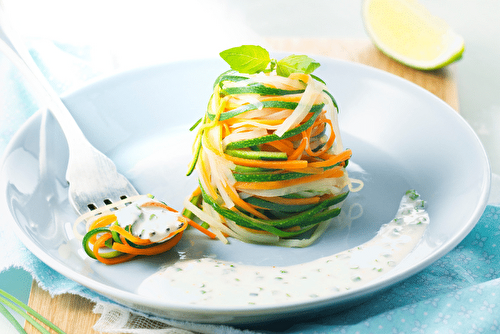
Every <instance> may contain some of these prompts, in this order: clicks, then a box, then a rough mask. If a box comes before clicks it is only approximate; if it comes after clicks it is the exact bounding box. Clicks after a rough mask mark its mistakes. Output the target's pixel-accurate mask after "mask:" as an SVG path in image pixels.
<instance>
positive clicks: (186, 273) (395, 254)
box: [138, 191, 429, 306]
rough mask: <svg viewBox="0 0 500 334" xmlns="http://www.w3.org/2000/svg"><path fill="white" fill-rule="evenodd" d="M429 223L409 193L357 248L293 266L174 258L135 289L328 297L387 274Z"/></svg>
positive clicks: (242, 297)
mask: <svg viewBox="0 0 500 334" xmlns="http://www.w3.org/2000/svg"><path fill="white" fill-rule="evenodd" d="M428 224H429V216H428V214H427V212H426V211H425V208H424V201H423V200H422V199H420V197H419V195H418V194H417V193H416V192H414V191H408V192H407V193H406V194H405V196H404V197H403V199H402V200H401V203H400V207H399V210H398V212H397V214H396V216H395V218H394V219H393V220H392V221H391V222H389V223H387V224H384V225H383V226H382V227H381V229H380V230H379V232H378V233H377V235H376V236H375V237H374V238H373V239H371V240H369V241H368V242H366V243H364V244H362V245H360V246H358V247H354V248H351V249H348V250H345V251H343V252H340V253H337V254H334V255H331V256H327V257H323V258H320V259H317V260H314V261H311V262H308V263H302V264H298V265H292V266H254V265H245V264H238V263H231V262H226V261H221V260H216V259H211V258H202V259H198V260H185V261H179V262H177V263H176V264H175V265H172V266H169V267H167V268H164V269H162V270H161V271H159V272H157V273H155V274H154V275H152V276H150V277H148V278H147V279H146V280H144V281H143V282H142V284H141V285H140V286H139V287H138V293H139V294H140V295H143V296H147V297H151V298H155V299H161V300H173V299H175V300H176V301H182V302H186V303H189V304H210V305H225V306H227V305H231V306H235V305H240V306H241V305H248V304H256V305H266V304H276V303H286V302H297V301H301V300H307V299H314V298H321V297H325V296H332V295H334V294H339V293H343V292H346V291H348V290H351V289H355V288H359V287H361V286H363V285H366V284H368V283H369V282H373V281H374V280H375V279H377V278H379V277H381V276H382V275H384V274H386V273H388V272H389V271H390V270H392V269H393V268H394V267H395V266H396V265H397V264H398V263H400V262H401V261H402V260H403V259H404V258H405V257H406V256H407V255H408V254H409V253H411V251H412V250H413V249H414V248H415V246H416V245H417V244H418V242H419V241H420V240H421V238H422V235H423V234H424V231H425V229H426V227H427V225H428Z"/></svg>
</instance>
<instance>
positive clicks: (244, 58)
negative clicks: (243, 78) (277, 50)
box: [220, 45, 271, 74]
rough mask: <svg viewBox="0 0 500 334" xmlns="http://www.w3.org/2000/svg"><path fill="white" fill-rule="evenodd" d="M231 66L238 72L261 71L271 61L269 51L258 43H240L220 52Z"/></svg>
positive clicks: (250, 72)
mask: <svg viewBox="0 0 500 334" xmlns="http://www.w3.org/2000/svg"><path fill="white" fill-rule="evenodd" d="M220 56H221V57H222V59H224V60H225V61H226V63H228V64H229V66H231V68H232V69H233V70H235V71H238V72H240V73H247V74H255V73H258V72H262V71H264V70H265V69H266V68H267V65H269V63H270V62H271V58H270V56H269V52H267V50H266V49H264V48H263V47H261V46H258V45H242V46H238V47H235V48H231V49H228V50H225V51H222V52H221V53H220Z"/></svg>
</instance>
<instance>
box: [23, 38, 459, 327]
mask: <svg viewBox="0 0 500 334" xmlns="http://www.w3.org/2000/svg"><path fill="white" fill-rule="evenodd" d="M267 43H268V45H267V48H268V49H269V50H275V51H285V52H290V53H298V54H307V55H322V56H328V57H333V58H338V59H344V60H349V61H354V62H359V63H363V64H366V65H369V66H373V67H376V68H379V69H382V70H385V71H387V72H390V73H393V74H395V75H398V76H400V77H403V78H405V79H407V80H409V81H412V82H414V83H416V84H417V85H420V86H421V87H423V88H425V89H427V90H428V91H430V92H431V93H433V94H435V95H436V96H438V97H439V98H441V99H442V100H444V101H445V102H447V103H448V104H449V105H450V106H451V107H453V108H454V109H455V110H457V111H458V104H459V102H458V92H457V86H456V81H455V72H456V71H455V67H454V66H453V65H451V66H448V67H447V68H445V69H441V70H436V71H431V72H422V71H418V70H414V69H411V68H408V67H406V66H404V65H401V64H399V63H397V62H395V61H393V60H392V59H390V58H388V57H386V56H385V55H384V54H382V53H381V52H380V51H378V50H377V49H376V48H375V47H374V46H373V45H372V44H371V43H370V42H369V41H366V40H354V41H351V40H349V41H344V40H342V41H338V40H331V39H282V38H269V39H267ZM340 126H341V127H342V124H340ZM29 305H30V306H31V307H32V308H33V309H35V310H37V311H38V312H40V313H41V314H42V315H43V316H45V317H46V318H48V319H49V320H50V321H52V322H53V323H55V324H56V325H58V326H59V327H60V328H61V329H63V330H64V331H66V332H67V333H68V334H70V333H71V334H92V333H98V332H96V331H94V330H93V329H92V326H93V325H94V324H95V323H96V321H97V320H98V319H99V315H98V314H94V313H93V312H92V309H93V307H94V304H93V303H92V302H89V301H88V300H87V299H85V298H82V297H80V296H76V295H71V294H64V295H60V296H57V297H55V298H51V296H50V295H49V293H48V292H47V291H44V290H43V289H41V288H40V287H39V286H38V284H37V283H36V282H33V285H32V290H31V295H30V299H29ZM26 331H27V332H28V333H37V332H36V330H34V328H33V327H32V326H31V325H30V324H26Z"/></svg>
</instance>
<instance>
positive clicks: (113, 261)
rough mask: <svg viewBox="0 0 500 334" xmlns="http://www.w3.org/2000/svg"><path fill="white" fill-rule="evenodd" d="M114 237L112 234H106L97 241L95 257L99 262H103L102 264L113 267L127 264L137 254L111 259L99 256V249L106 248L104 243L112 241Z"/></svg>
mask: <svg viewBox="0 0 500 334" xmlns="http://www.w3.org/2000/svg"><path fill="white" fill-rule="evenodd" d="M112 237H113V236H112V235H111V233H105V234H103V235H102V236H101V237H100V238H99V239H97V241H96V243H95V244H94V255H95V257H96V259H97V260H98V261H99V262H102V263H104V264H107V265H112V264H118V263H123V262H126V261H128V260H130V259H132V258H133V257H135V254H123V255H120V256H117V257H113V258H109V259H108V258H104V257H102V256H101V255H100V254H99V249H101V248H104V247H106V246H105V245H104V243H105V242H106V241H107V240H109V239H111V238H112Z"/></svg>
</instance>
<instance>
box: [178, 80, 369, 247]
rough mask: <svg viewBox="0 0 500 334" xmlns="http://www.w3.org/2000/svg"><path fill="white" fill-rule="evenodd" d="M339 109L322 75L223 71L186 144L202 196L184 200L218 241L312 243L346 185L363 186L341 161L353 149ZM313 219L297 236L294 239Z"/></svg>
mask: <svg viewBox="0 0 500 334" xmlns="http://www.w3.org/2000/svg"><path fill="white" fill-rule="evenodd" d="M235 78H236V79H235ZM337 112H338V110H337V106H336V104H335V101H334V100H333V98H332V97H331V95H330V94H329V93H328V91H327V88H326V85H324V84H323V83H322V82H321V81H319V80H317V79H316V77H313V76H311V75H309V74H304V73H292V74H290V76H289V77H282V76H279V75H277V74H276V72H275V71H272V72H270V73H257V74H243V73H238V72H235V71H229V72H227V73H224V74H222V75H221V76H220V77H219V79H218V81H217V82H216V84H215V85H214V91H213V94H212V96H211V98H210V101H209V104H208V108H207V110H206V113H205V115H204V116H203V118H202V122H201V124H200V125H199V127H198V130H197V131H198V133H197V138H199V140H200V141H201V145H193V150H194V159H193V162H192V164H191V166H195V167H196V170H197V171H198V179H199V183H200V187H198V188H197V189H196V190H195V192H196V196H201V197H202V198H201V200H200V201H198V202H197V203H196V204H193V203H192V202H191V201H190V199H191V198H192V197H193V196H195V195H194V194H192V195H190V196H189V197H188V198H187V199H186V200H185V201H184V207H185V210H187V211H188V212H190V213H192V215H193V217H195V218H196V219H199V220H200V221H201V222H205V223H207V224H208V225H209V226H210V229H211V230H213V233H214V234H215V235H216V236H217V238H219V239H221V240H222V241H224V242H227V239H226V237H234V238H237V239H240V240H242V241H244V242H254V243H267V244H276V245H282V246H287V247H303V246H307V245H309V244H311V243H312V242H314V240H316V239H317V238H319V236H320V235H321V234H322V233H323V232H324V230H325V229H326V228H327V226H328V224H327V223H323V222H322V221H323V220H329V218H331V217H334V216H335V215H337V214H338V211H335V208H337V207H339V206H340V205H341V202H342V201H343V200H344V199H345V196H346V195H347V193H348V192H349V191H355V190H359V189H360V188H361V187H362V183H361V181H359V180H353V181H352V182H353V183H356V184H358V185H359V186H358V187H353V186H352V184H351V180H350V179H349V177H348V175H347V172H346V171H345V167H346V165H347V163H348V160H349V159H350V158H351V155H352V152H351V150H349V149H347V150H345V149H344V148H343V144H342V139H341V134H340V130H339V126H338V117H337ZM278 157H279V158H278ZM189 173H190V172H189ZM189 173H188V174H189ZM315 217H321V218H315ZM323 217H324V219H323ZM322 219H323V220H322ZM281 226H283V227H281ZM312 227H317V228H315V229H314V232H313V233H312V234H311V236H310V237H308V238H306V240H305V241H304V240H301V241H293V240H295V238H296V237H297V238H299V239H304V238H303V237H300V235H301V234H303V233H304V232H306V231H308V230H310V229H311V228H312Z"/></svg>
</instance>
